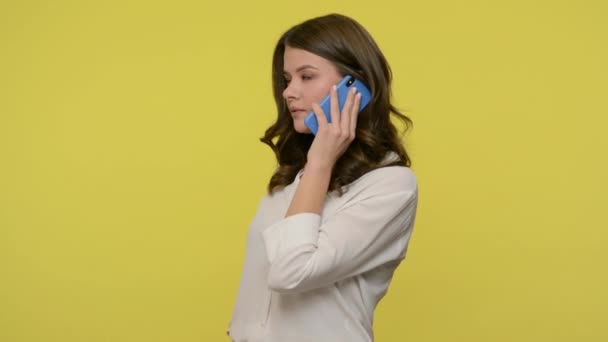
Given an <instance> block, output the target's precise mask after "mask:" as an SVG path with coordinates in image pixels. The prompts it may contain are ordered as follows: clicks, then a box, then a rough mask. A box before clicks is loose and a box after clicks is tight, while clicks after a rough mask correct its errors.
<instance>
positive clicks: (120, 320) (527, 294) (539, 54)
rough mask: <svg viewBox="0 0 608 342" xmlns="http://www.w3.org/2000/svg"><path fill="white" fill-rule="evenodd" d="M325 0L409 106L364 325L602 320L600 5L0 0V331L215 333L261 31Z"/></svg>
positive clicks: (420, 328) (269, 36) (550, 329)
mask: <svg viewBox="0 0 608 342" xmlns="http://www.w3.org/2000/svg"><path fill="white" fill-rule="evenodd" d="M330 12H340V13H344V14H347V15H350V16H352V17H354V18H355V19H357V20H358V21H359V22H360V23H361V24H363V25H364V26H365V27H366V28H367V29H368V30H369V31H370V32H371V34H372V35H373V36H374V37H375V38H376V39H377V42H378V44H379V45H380V47H381V48H382V49H383V51H384V52H385V54H386V56H387V58H388V60H389V61H390V63H391V66H392V68H393V71H394V78H395V82H394V95H395V101H396V103H397V105H398V106H399V107H400V108H402V109H404V110H405V111H406V112H407V113H408V114H409V115H410V116H411V118H412V119H413V121H414V124H415V126H414V130H413V131H411V134H410V135H409V136H408V137H409V138H408V139H409V142H408V144H409V151H410V152H411V154H412V157H413V161H414V167H413V170H414V171H415V173H416V175H417V176H418V181H419V189H420V203H419V211H418V218H417V222H416V228H415V233H414V236H413V239H412V242H411V245H410V246H411V248H410V252H409V255H408V258H407V259H406V261H405V262H404V263H403V264H402V265H401V267H400V268H399V270H398V272H397V273H396V275H395V279H394V282H393V284H392V285H391V288H390V290H389V293H388V295H387V297H386V298H385V300H384V301H383V302H382V303H381V305H380V307H379V308H378V310H377V316H376V321H375V331H376V335H377V341H379V342H385V341H387V342H390V341H416V342H423V341H606V340H608V329H607V328H606V327H605V324H606V320H607V319H608V295H607V292H608V276H607V270H606V269H607V268H608V267H607V262H608V249H607V248H606V245H607V243H608V232H607V230H608V220H607V219H606V217H605V215H606V212H607V204H608V201H607V195H606V194H607V191H608V180H607V179H606V178H607V175H608V167H607V162H606V158H607V157H606V154H607V153H606V152H607V150H608V139H607V138H606V137H605V134H606V133H605V132H606V125H608V119H607V117H608V110H607V109H608V106H607V104H606V100H607V96H606V95H607V94H608V91H607V90H608V89H607V88H608V87H607V85H606V82H607V79H608V66H607V64H608V63H607V62H606V61H608V43H607V42H608V40H607V36H608V35H607V34H608V24H607V23H608V21H607V20H606V18H607V17H608V6H607V5H606V2H605V1H600V0H597V1H574V0H571V1H549V0H546V1H529V0H525V1H524V0H517V1H472V0H463V1H448V0H445V1H394V2H387V1H334V2H330V1H326V0H323V1H319V0H310V1H302V2H288V1H266V2H257V1H243V2H240V3H238V2H231V1H189V2H184V1H166V2H150V1H95V2H85V1H12V2H9V1H3V2H1V3H0V341H2V342H26V341H27V342H34V341H45V342H46V341H58V342H59V341H61V342H76V341H78V342H83V341H87V342H95V341H110V342H122V341H125V342H132V341H146V342H152V341H180V342H185V341H224V340H225V338H226V337H225V330H226V327H227V324H228V321H229V319H230V314H231V311H232V306H233V304H234V299H235V296H236V290H237V286H238V280H239V276H240V271H241V265H242V261H243V254H244V242H245V234H246V229H247V226H248V224H249V222H250V220H251V218H252V217H253V214H254V211H255V208H256V207H257V204H258V201H259V199H260V197H261V196H262V195H263V194H264V191H265V186H266V182H267V181H268V178H269V176H270V173H271V171H272V170H273V168H274V161H273V156H272V154H271V152H270V150H269V149H268V148H267V147H266V146H265V145H263V144H261V143H259V142H258V138H259V137H260V136H261V135H262V133H263V131H264V129H265V128H266V127H267V126H268V125H269V124H271V122H272V121H273V118H274V115H275V113H274V110H275V109H274V104H273V100H272V95H271V88H270V86H271V85H270V60H271V54H272V49H273V48H274V44H275V42H276V40H277V38H278V37H279V35H280V34H281V33H282V32H283V31H285V30H286V29H288V28H289V27H290V26H291V25H293V24H296V23H298V22H300V21H302V20H304V19H308V18H311V17H313V16H317V15H322V14H327V13H330ZM286 342H288V341H286Z"/></svg>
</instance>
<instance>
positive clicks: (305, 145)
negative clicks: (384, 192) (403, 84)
mask: <svg viewBox="0 0 608 342" xmlns="http://www.w3.org/2000/svg"><path fill="white" fill-rule="evenodd" d="M287 46H289V47H291V48H298V49H302V50H306V51H308V52H311V53H313V54H316V55H318V56H321V57H323V58H325V59H327V60H329V61H331V62H332V63H334V65H335V66H336V69H337V70H338V72H339V73H340V74H341V75H342V76H344V75H347V74H348V75H351V76H354V77H356V78H358V79H359V80H361V81H363V83H365V84H366V85H367V86H368V87H369V89H370V91H371V94H372V99H371V101H370V102H369V104H368V105H367V106H366V107H365V109H363V111H361V112H360V113H359V116H358V119H357V128H356V134H355V140H354V141H353V142H352V143H351V144H350V146H349V147H348V149H347V151H346V152H345V153H344V154H343V155H342V156H341V157H340V159H339V160H338V161H337V162H336V164H335V166H334V169H333V171H332V176H331V180H330V184H329V191H334V190H337V191H338V192H339V193H340V195H341V194H342V193H343V191H344V189H343V188H344V187H345V186H347V185H348V184H350V183H352V182H353V181H355V180H356V179H358V178H359V177H361V176H362V175H364V174H365V173H367V172H369V171H371V170H374V169H377V168H380V167H384V166H393V165H401V166H407V167H409V166H411V160H410V158H409V156H408V154H407V152H406V151H405V148H404V146H403V145H402V143H401V139H400V136H399V135H398V132H397V129H396V128H395V126H394V125H393V123H392V122H391V120H390V118H391V114H392V115H394V116H395V117H396V118H397V119H398V120H400V121H401V122H402V123H403V124H404V126H405V128H404V131H403V133H405V131H407V130H408V129H409V128H410V127H411V126H412V121H411V119H410V118H408V117H407V116H405V115H404V114H403V113H401V112H400V111H399V110H398V109H397V108H395V107H394V106H393V105H392V104H391V99H390V97H391V81H392V72H391V69H390V67H389V65H388V62H387V60H386V58H385V57H384V55H383V54H382V52H381V51H380V48H378V45H377V44H376V42H375V41H374V39H373V38H372V37H371V35H370V34H369V33H368V32H367V30H366V29H365V28H364V27H363V26H361V24H359V23H358V22H356V21H355V20H353V19H352V18H349V17H347V16H344V15H340V14H329V15H325V16H321V17H317V18H313V19H309V20H307V21H304V22H302V23H300V24H298V25H296V26H293V27H292V28H290V29H289V30H288V31H287V32H285V33H284V34H283V35H282V36H281V38H279V41H278V42H277V45H276V47H275V50H274V54H273V59H272V87H273V93H274V99H275V102H276V106H277V112H278V115H277V120H276V122H275V123H274V124H272V126H270V127H269V128H268V129H267V130H266V132H265V134H264V136H263V137H262V138H260V141H262V142H263V143H265V144H267V145H268V146H270V148H272V150H273V151H274V154H275V156H276V158H277V162H278V168H277V169H276V171H275V172H274V174H273V175H272V177H271V179H270V182H269V184H268V192H269V193H270V194H272V193H274V192H275V191H277V190H280V189H282V188H283V187H285V186H287V185H289V184H290V183H291V182H293V180H294V178H295V176H296V174H297V173H298V171H299V170H301V169H302V168H303V167H304V165H305V164H306V158H307V153H308V149H309V148H310V145H311V144H312V141H313V139H314V135H312V134H302V133H298V132H296V131H295V129H294V126H293V119H292V117H291V115H290V112H289V108H288V107H287V103H286V101H285V99H284V98H283V91H284V90H285V87H286V86H287V84H286V81H285V79H284V75H283V55H284V52H285V47H287ZM275 138H277V139H276V143H275V142H273V140H274V139H275ZM391 151H392V152H395V153H396V154H397V155H398V157H399V160H396V161H392V162H389V163H384V164H383V163H382V161H383V159H384V157H385V156H386V155H387V153H388V152H391Z"/></svg>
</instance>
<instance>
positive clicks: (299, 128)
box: [293, 121, 312, 134]
mask: <svg viewBox="0 0 608 342" xmlns="http://www.w3.org/2000/svg"><path fill="white" fill-rule="evenodd" d="M293 128H294V129H295V131H296V132H298V133H302V134H312V132H311V131H310V129H309V128H308V127H307V126H306V125H305V124H304V122H303V121H302V122H299V121H296V122H294V124H293Z"/></svg>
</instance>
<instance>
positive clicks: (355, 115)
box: [350, 93, 361, 138]
mask: <svg viewBox="0 0 608 342" xmlns="http://www.w3.org/2000/svg"><path fill="white" fill-rule="evenodd" d="M359 106H361V93H357V95H356V96H355V103H354V104H353V108H352V110H351V116H350V134H351V136H352V137H353V138H354V137H355V135H356V132H357V118H358V117H359Z"/></svg>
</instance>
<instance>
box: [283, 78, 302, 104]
mask: <svg viewBox="0 0 608 342" xmlns="http://www.w3.org/2000/svg"><path fill="white" fill-rule="evenodd" d="M283 98H284V99H285V100H287V99H290V98H291V99H297V98H298V87H297V86H296V85H295V84H294V82H293V81H291V82H289V84H288V85H287V87H286V88H285V90H283Z"/></svg>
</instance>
